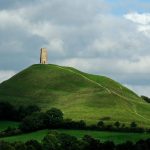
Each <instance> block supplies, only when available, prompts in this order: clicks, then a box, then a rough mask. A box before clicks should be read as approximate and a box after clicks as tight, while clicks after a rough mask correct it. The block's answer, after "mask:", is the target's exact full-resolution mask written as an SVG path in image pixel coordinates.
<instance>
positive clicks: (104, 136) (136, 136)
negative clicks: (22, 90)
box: [0, 130, 150, 144]
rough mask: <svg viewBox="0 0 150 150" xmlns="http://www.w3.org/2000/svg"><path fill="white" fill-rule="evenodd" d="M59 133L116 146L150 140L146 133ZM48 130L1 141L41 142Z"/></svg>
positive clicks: (81, 131) (69, 131) (70, 131)
mask: <svg viewBox="0 0 150 150" xmlns="http://www.w3.org/2000/svg"><path fill="white" fill-rule="evenodd" d="M57 131H58V132H59V133H66V134H69V135H72V136H75V137H77V138H79V139H80V138H82V137H83V136H84V135H90V136H92V137H94V138H96V139H99V140H100V141H101V142H104V141H108V140H110V141H114V142H115V143H116V144H118V143H123V142H126V141H132V142H136V141H138V140H140V139H148V138H150V134H146V133H120V132H101V131H84V130H57ZM48 132H49V131H48V130H41V131H37V132H33V133H28V134H22V135H18V136H12V137H5V138H0V140H4V141H9V142H15V141H22V142H26V141H28V140H31V139H36V140H38V141H41V140H42V139H43V137H44V136H45V135H46V134H48Z"/></svg>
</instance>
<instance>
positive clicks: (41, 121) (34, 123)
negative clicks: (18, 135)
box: [20, 112, 46, 132]
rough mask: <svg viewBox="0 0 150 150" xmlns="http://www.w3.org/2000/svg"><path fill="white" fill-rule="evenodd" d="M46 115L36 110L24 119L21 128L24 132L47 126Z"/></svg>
mask: <svg viewBox="0 0 150 150" xmlns="http://www.w3.org/2000/svg"><path fill="white" fill-rule="evenodd" d="M45 120H46V115H45V113H42V112H36V113H33V114H31V115H30V116H27V117H26V118H24V119H23V121H22V122H21V124H20V129H21V130H22V131H24V132H30V131H36V130H40V129H44V128H46V126H45Z"/></svg>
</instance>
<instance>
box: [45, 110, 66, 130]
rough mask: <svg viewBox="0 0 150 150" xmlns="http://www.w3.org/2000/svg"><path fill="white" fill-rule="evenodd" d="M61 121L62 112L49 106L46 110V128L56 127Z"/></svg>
mask: <svg viewBox="0 0 150 150" xmlns="http://www.w3.org/2000/svg"><path fill="white" fill-rule="evenodd" d="M62 121H63V113H62V111H61V110H59V109H57V108H51V109H50V110H48V111H47V112H46V124H47V127H48V128H58V127H60V126H61V124H62Z"/></svg>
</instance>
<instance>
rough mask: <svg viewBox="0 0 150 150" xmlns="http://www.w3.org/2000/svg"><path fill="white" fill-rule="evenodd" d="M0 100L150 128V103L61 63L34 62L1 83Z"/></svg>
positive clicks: (115, 84)
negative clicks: (38, 63)
mask: <svg viewBox="0 0 150 150" xmlns="http://www.w3.org/2000/svg"><path fill="white" fill-rule="evenodd" d="M0 101H9V102H11V103H13V104H15V105H17V106H18V105H22V104H24V105H29V104H37V105H39V106H40V107H41V108H42V109H43V111H44V110H47V109H49V108H51V107H57V108H60V109H61V110H62V111H63V112H64V116H65V118H72V119H74V120H80V119H83V120H85V121H86V122H87V123H96V122H97V121H98V120H100V119H101V118H104V117H109V118H110V120H108V121H107V122H108V123H109V122H114V121H120V122H123V123H126V124H129V123H130V122H132V121H135V122H137V123H138V124H139V126H144V127H150V118H149V116H150V104H148V103H146V102H144V101H143V100H142V99H141V98H140V97H138V95H136V94H135V93H134V92H132V91H131V90H129V89H127V88H126V87H124V86H122V85H121V84H120V83H118V82H116V81H113V80H112V79H110V78H107V77H104V76H98V75H91V74H87V73H83V72H80V71H78V70H76V69H74V68H70V67H62V66H58V65H33V66H31V67H29V68H27V69H25V70H23V71H22V72H20V73H18V74H17V75H15V76H14V77H12V78H11V79H9V80H7V81H5V82H3V83H2V84H0Z"/></svg>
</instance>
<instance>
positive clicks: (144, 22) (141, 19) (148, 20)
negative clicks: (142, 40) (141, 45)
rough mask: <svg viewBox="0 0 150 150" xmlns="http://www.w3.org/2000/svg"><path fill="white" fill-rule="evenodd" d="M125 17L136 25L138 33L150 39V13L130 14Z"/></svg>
mask: <svg viewBox="0 0 150 150" xmlns="http://www.w3.org/2000/svg"><path fill="white" fill-rule="evenodd" d="M124 17H125V18H126V19H128V20H130V21H132V22H134V23H136V24H137V29H138V31H140V32H142V33H144V34H145V35H146V36H148V37H150V13H142V14H140V13H137V12H136V13H128V14H126V15H124Z"/></svg>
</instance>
